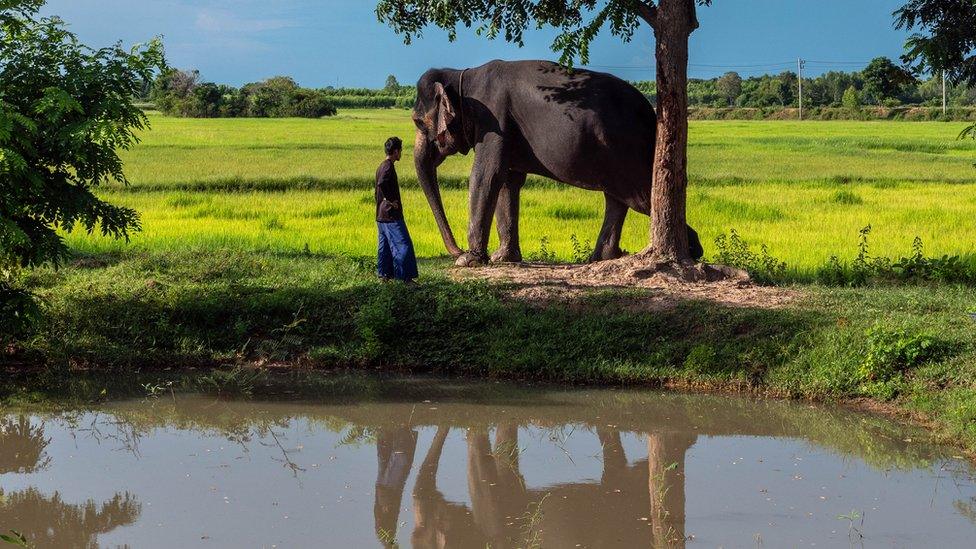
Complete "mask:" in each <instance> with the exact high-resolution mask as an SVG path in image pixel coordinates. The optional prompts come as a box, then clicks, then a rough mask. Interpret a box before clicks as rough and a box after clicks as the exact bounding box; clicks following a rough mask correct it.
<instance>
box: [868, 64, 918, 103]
mask: <svg viewBox="0 0 976 549" xmlns="http://www.w3.org/2000/svg"><path fill="white" fill-rule="evenodd" d="M861 77H862V78H863V79H864V95H865V96H866V97H869V98H871V100H872V101H871V102H872V103H875V104H883V103H885V102H888V101H891V100H898V99H899V98H901V97H902V95H903V93H904V92H905V91H906V90H908V89H909V88H910V87H912V86H915V87H916V89H917V85H918V82H917V81H916V80H915V77H914V76H912V74H911V73H910V72H908V71H907V70H905V69H903V68H902V67H899V66H898V65H895V64H894V63H893V62H892V61H891V59H888V58H887V57H877V58H875V59H873V60H872V61H871V62H870V63H869V64H868V66H867V67H866V68H865V69H864V71H863V72H861Z"/></svg>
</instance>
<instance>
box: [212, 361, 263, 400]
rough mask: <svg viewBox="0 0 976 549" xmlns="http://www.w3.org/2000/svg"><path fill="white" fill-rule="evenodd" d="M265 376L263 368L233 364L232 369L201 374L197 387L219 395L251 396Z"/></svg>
mask: <svg viewBox="0 0 976 549" xmlns="http://www.w3.org/2000/svg"><path fill="white" fill-rule="evenodd" d="M265 377H266V376H265V373H264V371H263V370H257V369H253V368H245V367H243V366H235V367H234V368H233V369H232V370H214V371H213V372H210V373H209V374H207V375H204V376H201V377H200V378H199V379H198V380H197V388H198V389H199V390H200V391H202V392H204V393H210V394H216V395H219V396H251V395H253V394H254V388H255V386H257V385H259V384H260V383H261V382H263V381H264V380H265Z"/></svg>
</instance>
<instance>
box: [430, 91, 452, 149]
mask: <svg viewBox="0 0 976 549" xmlns="http://www.w3.org/2000/svg"><path fill="white" fill-rule="evenodd" d="M434 96H435V97H436V98H437V103H438V108H437V142H438V143H439V144H440V145H444V144H445V143H446V142H447V138H448V136H447V127H448V126H449V125H450V124H451V122H453V121H454V106H453V105H451V100H450V99H449V98H448V96H447V90H445V89H444V86H443V85H442V84H441V83H440V82H437V83H436V84H434Z"/></svg>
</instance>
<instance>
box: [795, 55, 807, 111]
mask: <svg viewBox="0 0 976 549" xmlns="http://www.w3.org/2000/svg"><path fill="white" fill-rule="evenodd" d="M806 65H807V62H806V61H804V60H803V59H800V58H797V59H796V80H797V84H798V85H797V88H798V89H799V90H800V94H799V95H800V120H803V67H805V66H806Z"/></svg>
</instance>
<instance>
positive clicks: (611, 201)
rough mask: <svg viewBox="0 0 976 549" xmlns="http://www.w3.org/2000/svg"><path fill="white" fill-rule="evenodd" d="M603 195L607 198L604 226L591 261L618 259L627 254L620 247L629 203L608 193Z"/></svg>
mask: <svg viewBox="0 0 976 549" xmlns="http://www.w3.org/2000/svg"><path fill="white" fill-rule="evenodd" d="M603 196H604V198H605V199H606V212H605V213H604V217H603V228H602V229H600V236H599V237H597V239H596V248H595V249H594V250H593V255H591V256H590V262H596V261H606V260H608V259H617V258H618V257H623V256H625V255H627V253H626V252H624V251H623V250H621V249H620V237H621V234H622V232H623V228H624V220H625V219H626V218H627V209H628V208H627V204H624V203H623V202H621V201H619V200H617V199H616V198H613V197H611V196H610V195H608V194H604V195H603Z"/></svg>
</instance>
